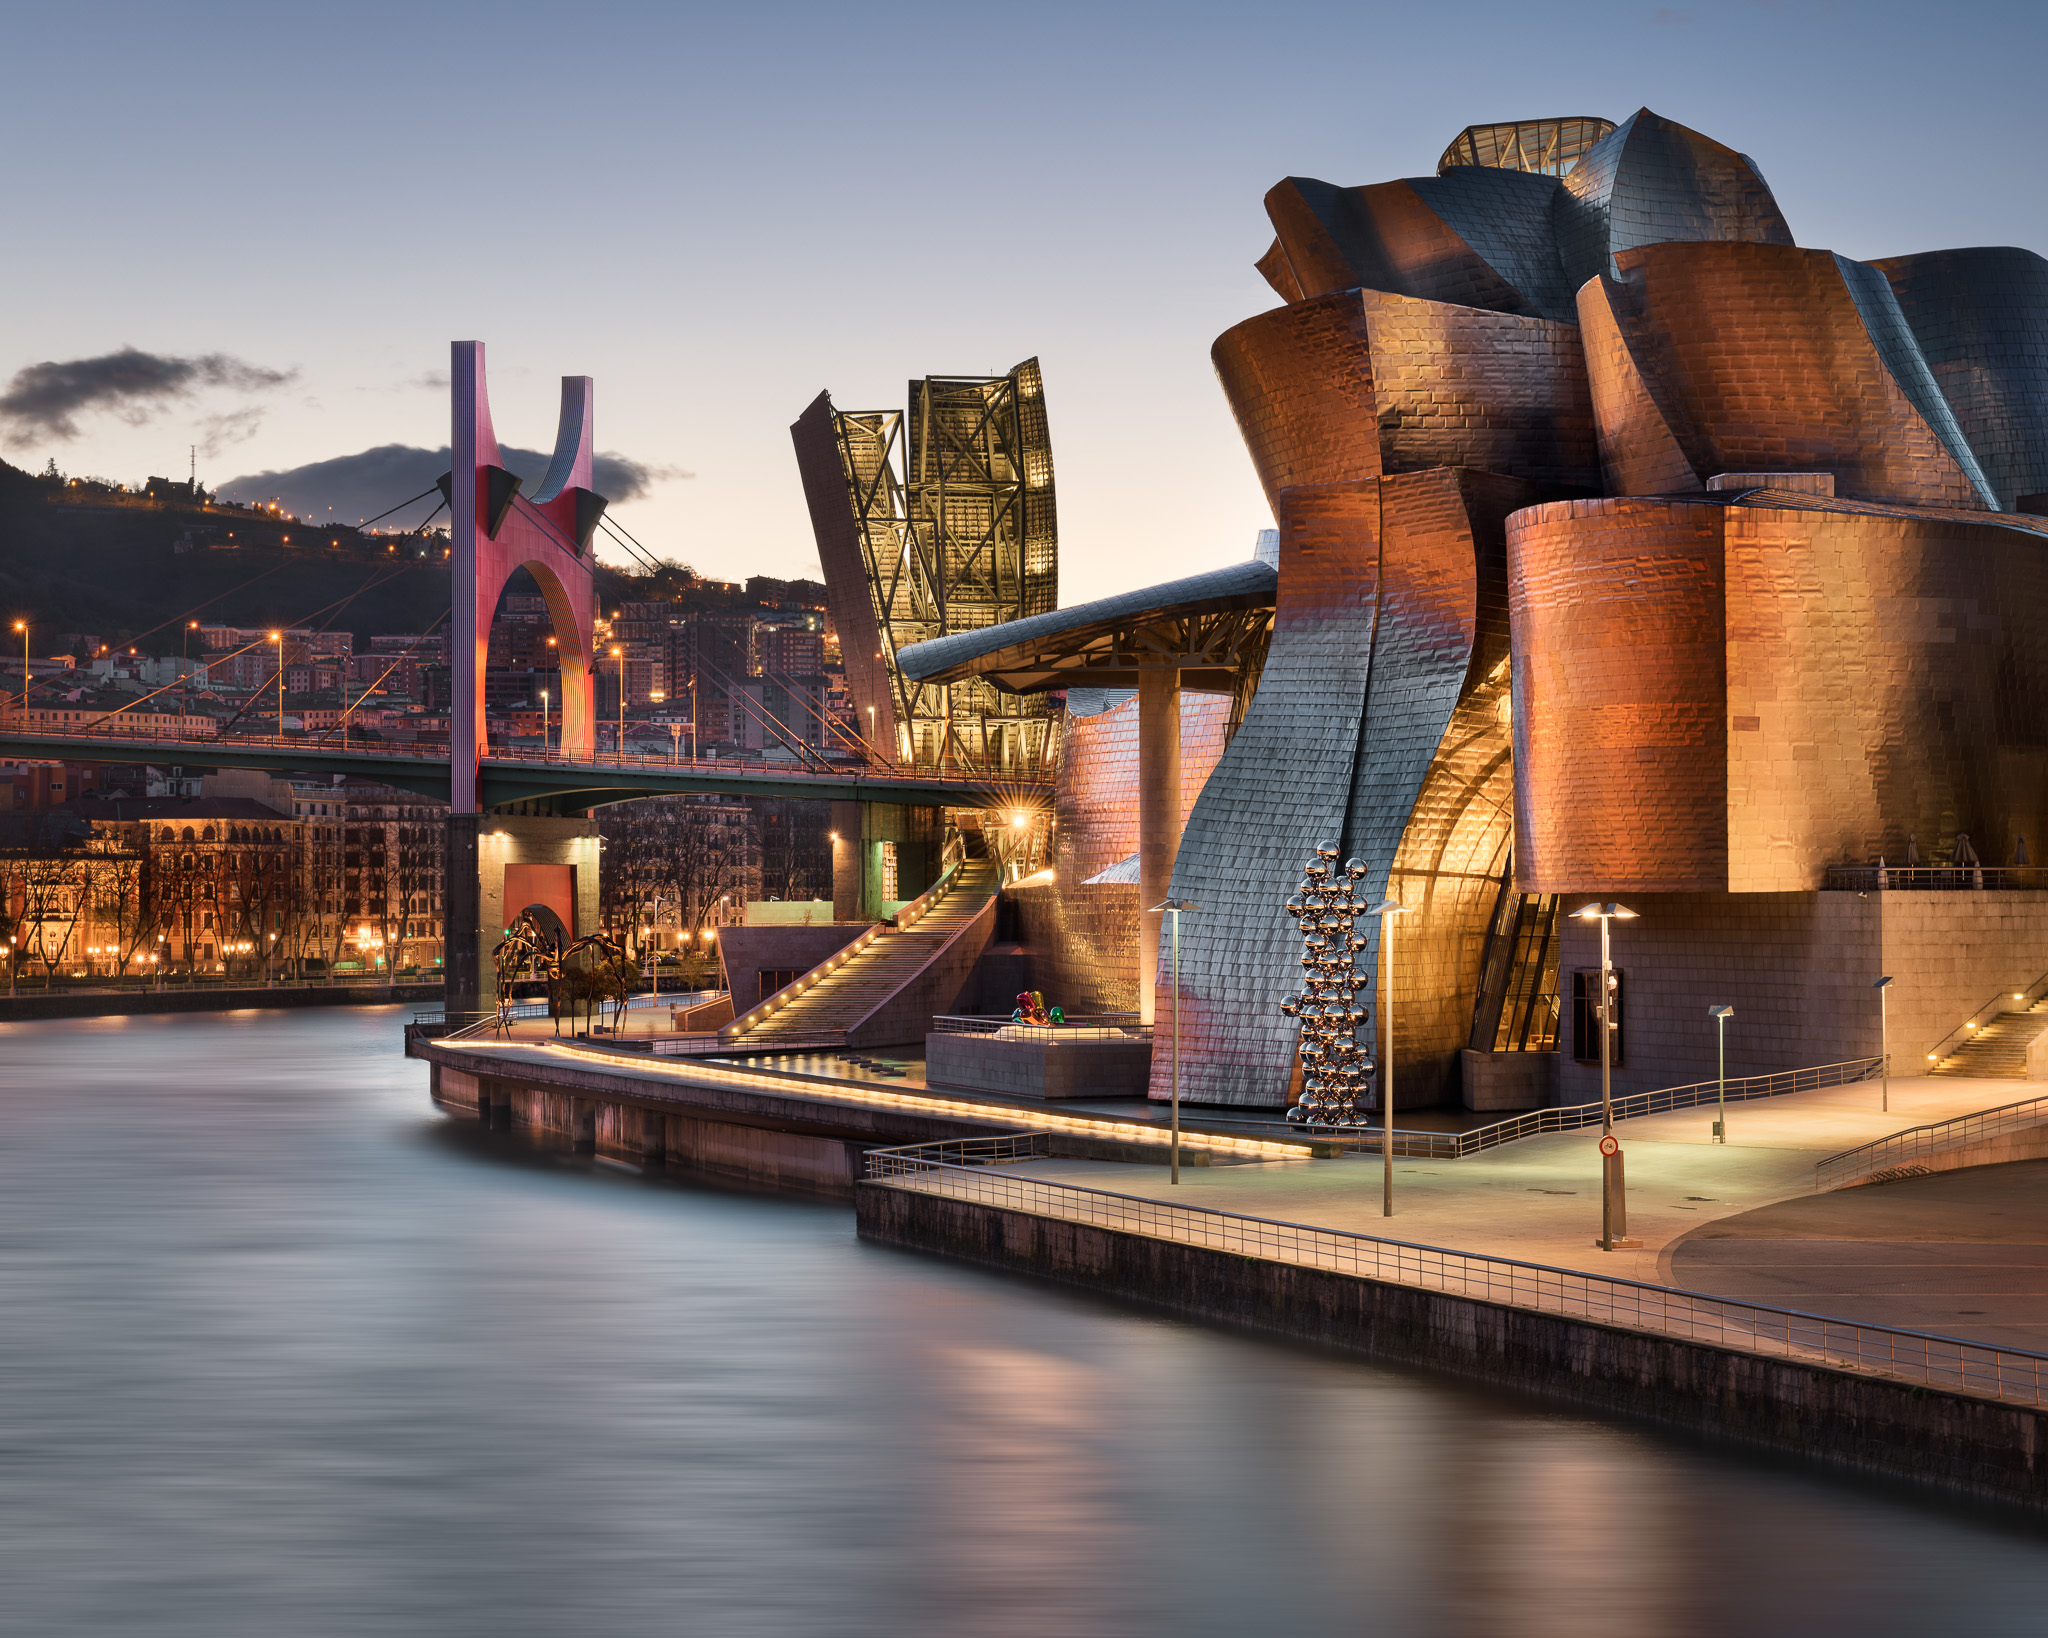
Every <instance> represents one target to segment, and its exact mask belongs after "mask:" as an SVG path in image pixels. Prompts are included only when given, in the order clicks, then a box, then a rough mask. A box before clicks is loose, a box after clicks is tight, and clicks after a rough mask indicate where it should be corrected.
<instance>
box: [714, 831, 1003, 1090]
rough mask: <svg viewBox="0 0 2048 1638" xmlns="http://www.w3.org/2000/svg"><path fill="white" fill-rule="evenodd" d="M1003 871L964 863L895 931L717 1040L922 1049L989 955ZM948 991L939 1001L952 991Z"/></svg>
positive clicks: (784, 993) (808, 976)
mask: <svg viewBox="0 0 2048 1638" xmlns="http://www.w3.org/2000/svg"><path fill="white" fill-rule="evenodd" d="M998 885H999V875H998V871H997V866H996V864H995V862H994V861H993V860H990V859H963V860H962V861H961V862H960V863H959V864H957V865H955V866H953V867H952V868H951V869H950V870H948V871H947V872H946V874H945V875H943V876H942V877H940V878H939V881H938V882H937V884H935V885H934V886H933V888H932V889H931V891H930V892H928V893H926V894H925V895H924V896H923V897H921V898H918V899H915V900H913V901H912V902H911V903H909V904H907V905H905V906H904V907H903V909H902V911H901V912H899V913H898V915H897V917H896V925H895V926H893V927H892V926H889V925H887V924H886V923H878V924H877V925H876V926H874V927H873V928H871V929H869V931H867V932H866V933H863V934H862V935H861V936H860V937H859V938H857V939H855V940H854V941H853V943H851V944H849V945H848V946H847V947H846V948H845V949H844V950H841V951H839V952H838V953H837V954H836V955H834V956H832V957H830V958H829V959H827V960H826V961H824V962H821V963H820V964H819V965H818V966H816V967H813V968H812V969H811V970H810V971H809V972H807V973H805V974H804V975H803V976H802V977H801V978H799V979H797V980H796V981H795V982H794V983H792V984H789V985H786V986H785V987H784V988H782V989H780V990H778V991H777V992H776V993H775V994H774V995H771V996H769V997H768V999H767V1000H765V1001H763V1002H762V1003H761V1004H760V1005H759V1006H758V1007H755V1008H754V1009H753V1010H752V1011H750V1012H748V1013H746V1014H744V1015H743V1016H741V1017H739V1018H736V1019H734V1020H733V1022H732V1023H730V1024H728V1025H727V1026H726V1027H725V1028H724V1029H722V1030H721V1031H720V1032H719V1039H720V1041H721V1042H722V1043H723V1044H724V1045H726V1046H729V1047H735V1048H737V1047H745V1048H747V1049H749V1050H754V1051H759V1050H761V1049H763V1048H773V1047H780V1046H790V1047H796V1046H809V1047H816V1046H887V1045H894V1044H897V1043H899V1042H904V1041H912V1040H916V1041H921V1040H923V1039H924V1036H925V1032H926V1030H927V1029H928V1028H929V1027H930V1022H931V1015H932V1014H933V1013H934V1012H942V1011H945V1010H946V1009H947V1008H948V1007H950V1006H951V1005H952V1003H953V1000H954V993H952V992H957V990H958V987H959V985H960V983H961V982H963V981H964V980H965V979H966V976H967V974H968V973H969V972H970V971H971V970H972V969H973V966H974V963H975V962H976V961H978V960H979V959H980V957H981V953H982V951H983V950H984V949H986V948H987V946H988V941H989V936H990V934H991V933H992V932H993V930H994V926H995V895H996V888H997V886H998ZM949 983H950V986H951V992H949V993H946V994H940V993H939V992H940V991H941V990H945V989H947V988H948V985H949Z"/></svg>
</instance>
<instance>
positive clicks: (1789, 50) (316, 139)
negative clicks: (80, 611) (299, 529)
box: [0, 0, 2048, 603]
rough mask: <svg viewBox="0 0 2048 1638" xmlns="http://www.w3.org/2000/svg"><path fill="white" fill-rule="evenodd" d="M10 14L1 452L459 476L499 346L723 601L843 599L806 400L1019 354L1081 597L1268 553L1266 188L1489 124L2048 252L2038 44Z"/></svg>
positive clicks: (1067, 562)
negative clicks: (1244, 326)
mask: <svg viewBox="0 0 2048 1638" xmlns="http://www.w3.org/2000/svg"><path fill="white" fill-rule="evenodd" d="M6 22H7V26H6V34H5V38H6V42H7V44H6V53H7V56H8V59H9V61H10V66H11V69H12V72H10V74H9V76H8V79H9V89H8V95H7V96H6V98H5V99H4V100H0V140H4V151H5V153H6V155H7V159H8V169H9V171H10V173H11V180H12V183H13V187H12V190H11V191H12V194H13V201H12V203H13V209H12V211H11V213H10V215H11V222H10V231H9V232H8V234H7V236H6V239H5V248H4V251H0V257H4V260H0V297H4V302H0V313H4V315H5V317H4V320H0V408H6V407H8V406H10V405H11V406H13V409H14V413H12V414H11V415H9V416H8V418H7V419H6V420H5V421H4V422H0V455H4V456H5V457H6V458H7V459H8V460H10V461H12V462H13V463H14V464H16V465H17V466H29V467H35V468H40V467H42V465H43V464H44V462H45V461H46V460H48V459H50V458H52V457H54V458H55V459H56V461H57V463H58V465H59V466H60V467H61V468H62V469H64V470H66V471H68V472H72V473H94V474H100V475H104V476H108V477H112V478H115V479H118V480H121V481H124V482H131V483H139V482H141V481H142V479H143V478H144V477H146V476H147V475H149V474H151V473H165V474H169V475H174V476H178V477H182V476H183V475H184V473H185V470H186V450H187V446H188V445H191V444H195V443H196V444H199V445H201V446H202V448H201V453H200V457H199V475H200V477H201V479H202V480H203V481H207V482H211V483H221V482H223V481H225V480H227V479H229V478H231V477H234V476H237V475H242V474H256V473H263V472H276V471H281V470H287V469H294V468H298V467H301V466H304V465H307V464H309V463H314V462H328V461H338V460H340V459H341V458H342V457H350V456H355V455H358V454H360V453H361V452H364V451H369V450H373V449H380V448H383V447H384V446H390V445H417V446H425V447H428V448H435V447H438V446H440V445H442V444H445V443H446V442H447V441H448V409H447V393H446V388H445V379H444V378H445V375H446V371H447V364H448V343H449V342H450V340H452V339H455V338H458V337H476V338H480V339H482V340H484V341H485V342H486V343H488V346H489V350H490V363H491V370H492V397H493V403H494V408H495V412H496V419H497V427H498V433H499V436H500V438H501V439H503V440H504V441H506V442H507V443H511V444H516V445H522V446H525V447H528V448H536V447H537V448H540V449H545V448H546V447H547V446H548V445H549V444H550V443H551V442H552V439H553V434H554V423H555V415H556V405H557V396H558V391H559V388H558V380H559V377H560V376H561V375H563V374H567V373H573V374H588V375H592V376H595V377H596V379H597V426H598V446H599V448H600V449H603V450H606V451H610V452H613V453H615V454H616V455H617V456H619V457H621V458H622V460H623V463H624V464H622V465H621V466H619V467H617V468H615V469H614V470H615V471H617V472H619V473H621V474H623V476H622V477H621V478H620V480H619V481H620V485H621V487H623V488H625V489H627V490H631V491H633V492H632V493H630V494H629V495H625V496H622V497H620V498H619V499H618V501H617V504H616V507H615V515H616V516H617V517H618V518H619V519H620V520H621V521H622V522H623V523H624V524H625V525H626V527H627V528H629V529H631V530H632V531H633V533H634V534H635V535H636V536H638V538H639V539H640V540H642V541H643V542H645V543H646V544H647V545H648V546H649V547H651V548H652V549H654V550H656V551H658V552H660V553H663V554H665V555H673V556H675V557H678V558H681V559H683V560H684V561H686V562H688V563H691V564H693V565H694V566H696V567H697V568H698V569H699V570H701V571H703V572H705V573H708V574H713V575H719V576H726V577H734V578H737V577H741V576H744V575H746V574H749V573H768V574H779V575H794V574H807V573H815V572H816V568H815V565H816V553H815V550H814V548H813V546H812V544H811V538H810V526H809V520H808V517H807V514H806V512H805V509H804V503H803V496H802V491H801V489H800V487H799V485H798V481H797V473H796V466H795V462H794V459H793V457H792V455H791V451H790V443H789V433H788V426H789V423H790V422H791V421H792V420H794V419H795V417H796V416H797V414H798V413H799V412H800V411H801V410H802V409H803V408H804V406H805V405H806V404H807V403H809V402H810V400H811V399H812V398H813V397H815V396H816V394H817V393H818V391H819V390H820V389H821V388H829V389H830V390H831V391H832V394H833V398H834V401H835V402H836V403H837V404H838V405H839V407H840V408H842V409H880V408H890V407H900V406H901V404H902V403H903V399H904V384H905V381H906V379H907V378H908V377H909V376H911V375H914V374H916V375H922V374H926V373H947V374H971V373H995V372H999V371H1001V370H1003V369H1006V368H1008V367H1009V366H1010V365H1012V364H1014V363H1016V362H1017V361H1018V360H1020V359H1022V358H1025V357H1028V356H1031V355H1034V354H1035V355H1037V357H1038V358H1039V359H1040V360H1041V361H1042V363H1043V366H1044V371H1045V380H1046V395H1047V405H1048V409H1049V412H1050V416H1051V424H1052V434H1053V449H1054V459H1055V464H1056V467H1057V473H1058V485H1059V512H1060V537H1061V591H1062V600H1063V601H1064V602H1069V603H1071V602H1076V601H1080V600H1082V599H1085V598H1089V597H1094V596H1101V595H1104V594H1107V593H1109V592H1113V591H1117V590H1121V589H1123V588H1126V587H1130V586H1136V585H1143V584H1146V583H1148V582H1151V581H1156V580H1162V579H1166V578H1170V577H1172V576H1175V575H1180V574H1186V573H1190V572H1193V571H1196V570H1199V569H1204V568H1211V567H1215V566H1217V565H1219V564H1222V563H1225V562H1228V561H1231V560H1234V559H1237V558H1241V557H1244V556H1246V555H1248V553H1249V551H1250V549H1251V545H1252V540H1253V536H1254V534H1255V532H1256V531H1257V530H1258V529H1260V528H1262V527H1265V526H1267V525H1268V524H1269V523H1270V521H1271V519H1270V517H1269V515H1268V513H1267V509H1266V505H1265V502H1264V499H1263V497H1262V496H1261V494H1260V492H1259V489H1258V486H1257V484H1256V483H1255V481H1254V479H1253V475H1252V469H1251V465H1250V463H1249V461H1248V460H1247V459H1246V457H1245V454H1244V451H1243V447H1242V444H1241V443H1240V441H1239V438H1238V435H1237V432H1236V429H1235V427H1234V426H1233V424H1232V422H1231V419H1230V415H1229V412H1228V410H1227V408H1226V406H1225V404H1224V401H1223V397H1222V394H1221V392H1220V391H1219V389H1218V388H1217V386H1216V382H1215V378H1214V375H1213V373H1212V371H1211V369H1210V365H1209V357H1208V351H1209V344H1210V342H1211V341H1212V340H1213V339H1214V338H1215V336H1216V335H1217V334H1218V333H1219V332H1220V331H1222V330H1224V329H1226V328H1228V327H1229V326H1230V325H1232V324H1234V323H1236V322H1238V321H1239V320H1241V319H1243V318H1247V317H1249V316H1251V315H1252V314H1254V313H1256V312H1259V311H1262V310H1264V309H1266V308H1268V307H1271V306H1274V305H1276V304H1277V301H1278V298H1277V297H1276V296H1274V295H1273V294H1272V292H1271V291H1270V290H1269V289H1268V288H1267V286H1266V285H1265V283H1264V281H1263V280H1262V279H1261V278H1260V277H1259V275H1258V274H1257V272H1256V271H1255V270H1254V269H1253V267H1252V262H1253V260H1254V258H1256V257H1257V256H1258V255H1259V254H1260V253H1261V252H1262V251H1263V250H1264V249H1265V247H1266V245H1267V243H1268V242H1269V240H1270V237H1271V234H1270V231H1269V229H1268V227H1267V225H1266V221H1265V217H1264V213H1263V210H1262V208H1261V198H1262V196H1263V194H1264V193H1265V191H1266V189H1267V188H1269V187H1270V186H1271V185H1272V184H1273V183H1275V182H1276V181H1278V180H1279V179H1280V178H1282V177H1284V176H1287V175H1289V174H1299V175H1307V176H1316V177H1321V178H1323V179H1325V180H1328V181H1331V182H1335V183H1340V184H1354V183H1364V182H1377V181H1384V180H1389V179H1392V178H1394V177H1399V176H1412V175H1427V174H1430V173H1431V172H1432V171H1433V170H1434V168H1435V163H1436V159H1437V156H1438V154H1439V153H1440V152H1441V151H1442V149H1443V148H1444V146H1445V144H1446V143H1447V142H1449V140H1450V139H1451V138H1452V137H1453V136H1455V135H1456V134H1457V132H1458V131H1459V130H1460V129H1461V128H1462V127H1464V126H1465V125H1467V124H1472V123H1476V122H1486V121H1494V120H1507V119H1517V118H1533V117H1539V116H1546V115H1561V114H1593V115H1602V116H1605V117H1607V118H1609V119H1615V120H1619V119H1623V118H1625V117H1627V115H1629V114H1630V113H1632V112H1633V111H1634V110H1635V109H1636V108H1638V107H1640V106H1645V105H1647V106H1649V107H1651V108H1654V109H1655V110H1656V111H1657V112H1659V113H1661V114H1664V115H1666V116H1668V117H1670V118H1673V119H1676V120H1678V121H1680V122H1681V123H1683V124H1686V125H1690V126H1692V127H1694V128H1696V129H1698V130H1701V131H1704V132H1705V133H1706V134H1707V135H1709V136H1711V137H1714V138H1715V139H1717V140H1719V141H1722V142H1725V143H1727V144H1728V145H1729V146H1731V147H1734V148H1737V149H1740V150H1742V151H1744V152H1746V153H1748V154H1749V155H1751V156H1752V157H1753V158H1754V159H1755V160H1756V162H1757V164H1758V166H1759V167H1760V168H1761V170H1762V172H1763V174H1764V176H1765V177H1766V179H1767V180H1768V181H1769V182H1770V183H1771V185H1772V187H1773V189H1774V191H1775V192H1776V194H1777V197H1778V201H1779V204H1780V206H1781V207H1782V208H1783V210H1784V212H1785V214H1786V216H1787V218H1788V220H1789V221H1790V222H1791V224H1792V228H1793V232H1794V233H1795V235H1796V236H1797V238H1798V240H1799V242H1800V243H1801V244H1804V245H1809V246H1819V247H1827V248H1831V249H1835V250H1839V251H1841V252H1844V253H1845V254H1848V255H1851V256H1856V257H1870V256H1878V255H1886V254H1896V253H1900V252H1906V251H1915V250H1928V249H1936V248H1941V247H1945V246H1952V245H1977V244H2016V245H2023V246H2026V247H2028V248H2030V249H2035V250H2042V251H2048V177H2044V171H2043V168H2042V166H2041V164H2040V159H2039V156H2040V153H2041V151H2042V148H2043V141H2042V138H2043V136H2044V134H2048V131H2044V127H2048V116H2044V114H2043V112H2042V104H2041V101H2040V99H2039V96H2038V94H2037V86H2036V83H2035V81H2036V78H2037V73H2036V71H2037V69H2038V66H2039V64H2040V63H2041V62H2042V61H2043V60H2044V46H2048V8H2043V7H2041V6H2039V5H2002V4H1968V3H1964V4H1949V5H1944V6H1939V7H1937V6H1933V5H1927V4H1920V5H1907V4H1893V3H1885V4H1859V3H1857V0H1829V3H1814V0H1782V3H1776V4H1768V3H1760V0H1677V3H1674V4H1666V5H1654V4H1601V3H1594V4H1583V5H1578V6H1568V7H1536V6H1530V5H1527V4H1517V5H1496V4H1482V3H1470V0H1468V3H1464V4H1459V5H1456V6H1419V5H1411V6H1402V7H1386V6H1378V5H1371V4H1352V5H1345V6H1322V5H1316V4H1293V5H1289V6H1286V7H1272V8H1258V7H1247V6H1236V7H1227V8H1226V7H1216V6H1208V5H1180V6H1150V5H1123V6H1120V5H1114V4H1110V5H1100V4H1097V5H1066V4H1033V5H1018V6H1008V7H999V6H981V5H970V4H963V5H956V6H946V7H927V6H895V5H888V4H880V3H874V4H867V5H861V6H846V5H834V6H829V7H828V6H815V7H814V6H799V5H785V6H776V5H755V6H726V7H717V8H701V7H695V6H681V5H669V6H642V5H626V4H604V3H594V4H593V3H585V4H579V5H575V6H566V5H565V6H555V7H538V6H527V5H521V4H514V3H494V4H492V5H489V6H484V5H450V4H441V5H434V4H429V5H424V6H422V5H418V4H407V5H390V6H377V5H354V6H349V5H336V6H329V7H322V8H314V7H280V6H276V5H271V4H265V5H243V6H234V5H218V4H206V3H203V0H202V3H198V4H191V5H186V6H179V7H168V6H163V5H150V6H146V7H144V6H128V5H118V4H115V5H76V6H65V7H37V8H29V7H25V6H11V7H8V8H7V10H6ZM131 348H132V349H134V350H135V351H136V352H137V353H138V354H140V355H144V357H143V359H142V360H141V361H140V362H135V361H131V365H132V368H130V369H129V370H128V371H127V373H126V374H125V375H124V377H123V379H126V380H131V381H139V383H140V385H139V387H138V388H137V390H135V391H133V392H128V393H125V394H124V395H123V396H120V397H118V398H108V397H106V396H104V395H101V396H94V379H95V378H94V377H93V375H92V372H91V371H90V370H85V369H81V368H79V367H78V366H80V362H81V361H89V360H103V359H106V358H108V357H110V356H113V355H118V354H121V353H122V352H124V350H126V349H131ZM46 365H49V366H57V367H58V368H56V369H54V370H43V369H40V367H41V366H46ZM22 372H27V373H26V374H23V373H22ZM137 372H140V374H139V375H138V374H137ZM151 372H154V373H151ZM67 405H73V406H76V407H74V408H70V409H67V408H66V406H67ZM353 494H354V492H353V491H352V492H351V495H353ZM403 498H404V492H402V491H401V492H398V493H393V494H391V495H390V496H389V499H390V500H391V501H397V500H401V499H403ZM349 520H350V521H353V516H351V517H350V519H349Z"/></svg>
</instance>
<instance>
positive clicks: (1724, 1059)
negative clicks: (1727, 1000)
mask: <svg viewBox="0 0 2048 1638" xmlns="http://www.w3.org/2000/svg"><path fill="white" fill-rule="evenodd" d="M1707 1016H1708V1017H1709V1018H1711V1019H1713V1020H1714V1022H1715V1023H1716V1024H1717V1025H1718V1026H1719V1029H1720V1036H1721V1056H1720V1063H1721V1067H1720V1070H1719V1072H1718V1077H1717V1080H1716V1084H1715V1091H1714V1104H1715V1113H1717V1114H1718V1115H1719V1116H1720V1119H1719V1120H1717V1121H1715V1122H1714V1141H1715V1142H1716V1143H1726V1142H1727V1141H1728V1020H1729V1019H1731V1018H1733V1017H1734V1016H1735V1009H1734V1008H1733V1007H1709V1008H1707Z"/></svg>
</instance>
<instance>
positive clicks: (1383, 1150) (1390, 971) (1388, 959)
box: [1366, 899, 1408, 1217]
mask: <svg viewBox="0 0 2048 1638" xmlns="http://www.w3.org/2000/svg"><path fill="white" fill-rule="evenodd" d="M1407 908H1408V906H1407V905H1405V904H1403V903H1401V902H1400V900H1398V899H1382V900H1381V901H1380V902H1379V903H1378V904H1376V905H1374V906H1373V907H1372V908H1371V909H1370V910H1368V911H1367V912H1366V914H1367V915H1369V916H1378V917H1379V918H1380V983H1381V986H1382V991H1383V993H1382V996H1381V1000H1380V1028H1381V1029H1383V1030H1385V1031H1386V1039H1387V1044H1386V1047H1385V1049H1384V1050H1383V1051H1382V1052H1381V1053H1380V1215H1381V1216H1382V1217H1392V1216H1393V1215H1394V918H1395V917H1396V916H1398V915H1401V914H1403V913H1404V912H1405V911H1406V910H1407Z"/></svg>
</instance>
